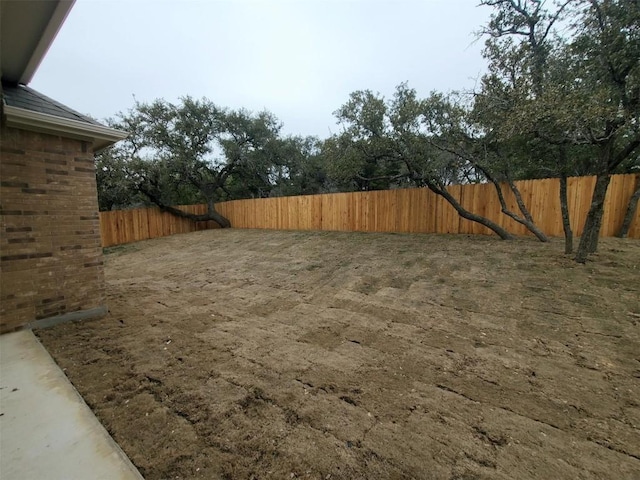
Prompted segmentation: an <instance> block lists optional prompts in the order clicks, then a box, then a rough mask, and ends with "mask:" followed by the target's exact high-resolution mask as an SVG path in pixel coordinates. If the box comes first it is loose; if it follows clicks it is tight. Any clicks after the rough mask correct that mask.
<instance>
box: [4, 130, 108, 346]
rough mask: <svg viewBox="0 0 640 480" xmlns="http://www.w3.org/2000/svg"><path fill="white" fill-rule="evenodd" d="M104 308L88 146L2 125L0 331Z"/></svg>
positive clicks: (76, 315)
mask: <svg viewBox="0 0 640 480" xmlns="http://www.w3.org/2000/svg"><path fill="white" fill-rule="evenodd" d="M105 312H106V308H105V307H104V272H103V257H102V248H101V245H100V225H99V219H98V200H97V194H96V177H95V167H94V161H93V148H92V143H91V142H85V141H80V140H74V139H69V138H63V137H59V136H54V135H48V134H42V133H35V132H31V131H26V130H19V129H15V128H9V127H6V126H5V125H3V126H2V127H0V333H3V332H7V331H12V330H15V329H19V328H21V327H25V326H27V327H28V326H33V325H34V322H35V324H36V325H37V324H38V323H40V324H45V323H47V322H48V323H53V322H56V321H59V320H67V319H74V318H85V317H90V316H98V315H100V314H103V313H105Z"/></svg>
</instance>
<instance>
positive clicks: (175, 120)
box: [117, 97, 281, 227]
mask: <svg viewBox="0 0 640 480" xmlns="http://www.w3.org/2000/svg"><path fill="white" fill-rule="evenodd" d="M118 123H119V124H120V125H121V127H120V128H123V129H127V131H129V132H131V135H130V137H129V138H128V139H127V140H126V141H124V142H121V144H120V145H119V146H118V151H117V155H118V156H120V157H124V158H127V161H126V166H125V167H126V170H127V172H128V178H129V180H130V181H131V182H132V183H133V184H134V185H135V188H136V189H137V190H138V191H139V192H141V193H143V194H144V195H145V196H146V197H147V198H148V199H149V200H150V201H151V202H153V203H154V204H156V205H157V206H159V207H160V208H161V209H163V210H165V211H167V212H169V213H172V214H174V215H177V216H180V217H184V218H189V219H191V220H194V221H205V220H214V221H215V222H217V223H218V224H219V225H220V226H222V227H228V226H230V223H229V220H228V219H226V218H224V217H223V216H222V215H220V213H219V212H217V210H216V208H215V203H216V202H218V201H220V200H224V199H228V198H233V197H238V196H241V195H243V194H247V192H249V195H250V196H251V195H255V196H265V195H264V194H263V193H262V189H265V190H269V189H270V188H271V184H270V182H269V172H270V169H271V167H272V165H273V164H274V162H276V161H277V158H278V153H277V152H278V144H279V131H280V127H281V126H280V123H279V122H278V120H277V119H276V118H275V117H274V116H273V115H272V114H271V113H269V112H260V113H258V114H252V113H250V112H248V111H246V110H237V111H232V110H226V109H223V108H220V107H217V106H216V105H214V104H213V103H212V102H210V101H209V100H206V99H202V100H194V99H192V98H191V97H184V98H183V99H182V100H181V102H180V103H179V104H172V103H169V102H166V101H164V100H156V101H154V102H152V103H149V104H147V103H136V105H135V106H134V108H133V109H131V110H130V111H129V112H128V113H127V114H121V115H120V118H119V120H118ZM240 192H242V193H240ZM184 201H186V202H187V203H195V202H197V201H204V202H205V203H206V204H207V213H206V214H203V215H194V214H189V213H186V212H183V211H182V210H180V209H178V208H176V207H175V206H174V205H176V204H179V203H182V202H184Z"/></svg>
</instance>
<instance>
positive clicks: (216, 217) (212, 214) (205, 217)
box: [138, 186, 231, 228]
mask: <svg viewBox="0 0 640 480" xmlns="http://www.w3.org/2000/svg"><path fill="white" fill-rule="evenodd" d="M138 189H139V190H140V191H141V192H142V193H144V194H145V195H146V196H147V197H148V198H149V200H151V201H152V202H153V203H155V204H156V205H157V206H158V208H159V209H160V210H162V211H163V212H167V213H170V214H171V215H175V216H176V217H180V218H187V219H189V220H192V221H194V222H208V221H209V220H213V221H214V222H216V223H217V224H218V225H220V228H229V227H231V222H230V221H229V220H228V219H227V218H225V217H224V216H222V215H220V213H219V212H218V211H217V210H216V207H215V202H214V201H213V200H207V213H205V214H201V215H196V214H195V213H188V212H183V211H182V210H180V209H179V208H176V207H173V206H171V205H167V204H165V203H164V202H163V201H162V200H161V199H160V198H159V197H158V196H157V195H154V194H153V192H151V191H150V190H147V189H146V188H144V187H142V186H138Z"/></svg>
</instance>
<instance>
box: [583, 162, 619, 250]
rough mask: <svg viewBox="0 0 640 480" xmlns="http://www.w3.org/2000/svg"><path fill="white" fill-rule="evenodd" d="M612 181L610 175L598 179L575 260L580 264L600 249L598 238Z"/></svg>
mask: <svg viewBox="0 0 640 480" xmlns="http://www.w3.org/2000/svg"><path fill="white" fill-rule="evenodd" d="M610 181H611V175H610V174H609V173H602V174H599V175H598V177H597V178H596V186H595V188H594V189H593V195H592V196H591V208H590V209H589V213H588V214H587V219H586V220H585V222H584V229H583V231H582V236H581V237H580V244H579V245H578V251H577V252H576V259H575V260H576V262H578V263H585V262H586V261H587V256H588V255H589V254H590V253H594V252H595V251H596V250H597V249H598V237H599V235H600V226H601V225H602V215H603V213H604V199H605V196H606V195H607V189H608V188H609V182H610Z"/></svg>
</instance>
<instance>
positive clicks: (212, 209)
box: [207, 200, 231, 228]
mask: <svg viewBox="0 0 640 480" xmlns="http://www.w3.org/2000/svg"><path fill="white" fill-rule="evenodd" d="M207 214H208V215H209V217H211V218H210V219H209V220H213V221H214V222H216V223H217V224H218V225H220V227H222V228H231V222H230V221H229V219H228V218H226V217H223V216H222V215H220V212H218V211H217V210H216V205H215V202H214V201H213V200H209V201H207Z"/></svg>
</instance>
